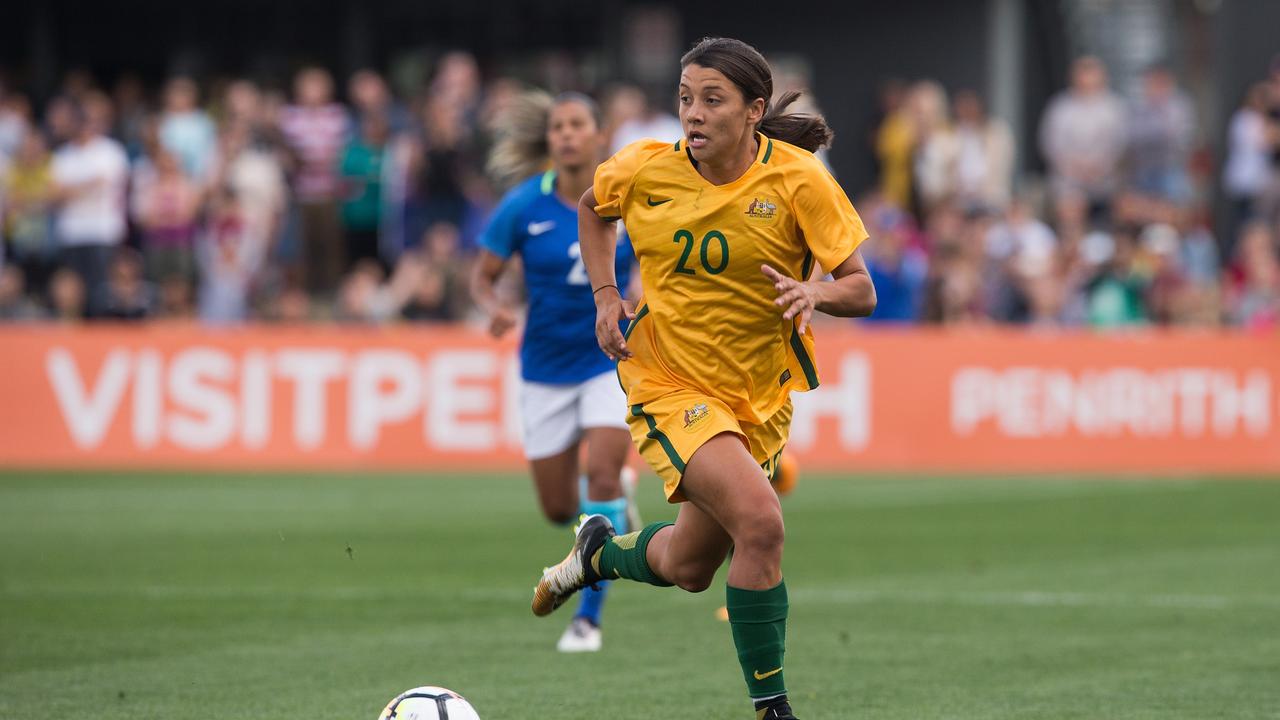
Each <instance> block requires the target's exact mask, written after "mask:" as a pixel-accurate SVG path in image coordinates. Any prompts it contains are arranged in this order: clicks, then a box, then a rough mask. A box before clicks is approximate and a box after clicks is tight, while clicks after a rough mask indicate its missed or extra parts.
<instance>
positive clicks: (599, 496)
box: [556, 383, 631, 652]
mask: <svg viewBox="0 0 1280 720" xmlns="http://www.w3.org/2000/svg"><path fill="white" fill-rule="evenodd" d="M615 386H616V383H615ZM583 441H584V442H585V444H586V446H587V449H586V483H585V484H586V491H585V493H583V495H584V497H582V499H581V503H580V508H581V511H582V514H584V515H588V516H590V515H603V516H604V517H606V518H608V519H609V522H610V523H611V524H612V525H613V527H614V528H615V530H616V531H617V532H622V533H626V532H627V530H628V523H627V517H628V513H627V498H626V496H625V495H624V493H623V491H622V478H621V476H622V471H623V466H624V465H625V463H626V459H627V455H628V454H629V453H630V451H631V435H630V434H629V433H628V432H627V431H626V430H622V429H619V428H616V427H589V428H587V429H586V430H585V431H584V432H583ZM597 588H598V589H597ZM607 593H608V582H601V583H599V584H597V585H596V587H595V588H592V587H588V588H584V589H583V590H582V596H581V598H580V599H579V602H578V609H577V611H576V612H575V613H574V615H573V618H572V620H570V622H569V627H567V628H565V631H564V634H563V635H561V636H560V641H559V642H558V643H557V645H556V648H557V649H558V650H560V651H561V652H594V651H596V650H599V649H600V647H601V645H602V644H603V636H602V634H601V632H600V626H601V624H602V623H601V616H602V613H603V610H604V600H605V597H606V595H607Z"/></svg>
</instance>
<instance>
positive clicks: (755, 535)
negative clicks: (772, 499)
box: [733, 509, 786, 557]
mask: <svg viewBox="0 0 1280 720" xmlns="http://www.w3.org/2000/svg"><path fill="white" fill-rule="evenodd" d="M785 540H786V529H785V526H784V525H783V523H782V512H781V511H780V510H779V511H774V510H773V509H766V510H762V511H761V512H759V513H753V515H752V517H751V518H750V519H749V520H748V521H747V522H745V523H744V524H743V526H742V529H741V530H739V532H738V533H737V534H736V536H735V537H734V539H733V543H734V547H735V548H736V551H737V552H747V553H751V554H753V555H760V556H766V557H768V556H774V555H777V556H781V555H782V544H783V542H784V541H785Z"/></svg>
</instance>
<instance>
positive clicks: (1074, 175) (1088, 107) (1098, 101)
mask: <svg viewBox="0 0 1280 720" xmlns="http://www.w3.org/2000/svg"><path fill="white" fill-rule="evenodd" d="M1124 123H1125V112H1124V104H1123V103H1122V102H1121V101H1120V99H1119V98H1118V97H1116V95H1115V94H1113V93H1112V92H1111V91H1110V90H1109V89H1108V88H1107V71H1106V68H1105V67H1104V66H1103V65H1102V61H1100V60H1098V59H1097V58H1095V57H1082V58H1079V59H1078V60H1076V61H1075V63H1074V64H1073V65H1072V68H1071V87H1070V88H1069V89H1068V90H1066V91H1064V92H1062V93H1059V94H1058V95H1057V96H1055V97H1054V98H1053V100H1051V101H1050V103H1049V107H1048V109H1047V110H1046V111H1045V114H1044V119H1043V120H1042V122H1041V125H1040V148H1041V150H1042V151H1043V152H1044V156H1045V159H1046V161H1047V162H1048V164H1049V173H1050V182H1051V184H1052V186H1053V191H1054V197H1055V200H1056V199H1057V198H1062V197H1063V196H1065V195H1068V194H1070V193H1073V192H1078V193H1081V194H1083V195H1084V197H1085V198H1086V199H1087V201H1088V203H1089V216H1090V218H1091V219H1092V220H1094V221H1097V220H1100V219H1102V218H1105V217H1106V216H1107V208H1108V206H1109V198H1110V194H1111V193H1112V192H1114V191H1115V189H1116V187H1117V182H1118V171H1119V166H1120V160H1121V155H1122V153H1123V151H1124V140H1125V128H1124Z"/></svg>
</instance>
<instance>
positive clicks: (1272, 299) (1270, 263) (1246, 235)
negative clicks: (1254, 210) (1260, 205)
mask: <svg viewBox="0 0 1280 720" xmlns="http://www.w3.org/2000/svg"><path fill="white" fill-rule="evenodd" d="M1227 307H1228V314H1229V317H1230V320H1231V322H1232V323H1233V324H1235V325H1239V326H1241V327H1246V328H1250V329H1254V330H1275V329H1276V328H1278V327H1280V260H1278V259H1277V257H1276V241H1275V238H1274V237H1273V235H1272V232H1271V229H1270V228H1268V227H1267V226H1266V225H1264V224H1262V223H1259V222H1253V223H1250V224H1248V225H1246V226H1245V228H1244V231H1243V232H1242V233H1241V237H1240V242H1239V244H1238V246H1237V249H1236V260H1235V263H1233V265H1232V267H1231V269H1230V270H1229V272H1228V274H1227Z"/></svg>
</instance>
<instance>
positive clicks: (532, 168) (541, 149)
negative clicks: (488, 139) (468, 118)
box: [485, 90, 553, 190]
mask: <svg viewBox="0 0 1280 720" xmlns="http://www.w3.org/2000/svg"><path fill="white" fill-rule="evenodd" d="M552 104H553V101H552V99H551V96H550V95H549V94H547V93H545V92H543V91H541V90H530V91H527V92H523V93H520V95H518V96H516V98H515V100H513V101H512V103H511V105H510V106H509V107H508V108H507V109H506V110H505V111H504V112H503V113H502V114H501V115H499V116H498V117H497V118H496V119H495V120H494V123H493V131H494V135H495V136H496V138H497V139H496V141H495V142H494V144H493V149H492V150H490V151H489V160H488V162H487V163H486V164H485V169H486V171H487V172H488V173H489V178H490V179H491V180H492V181H493V182H494V184H496V185H497V186H498V187H499V188H500V189H502V190H506V189H507V188H510V187H511V186H513V185H515V184H516V183H518V182H520V181H521V180H523V179H525V178H527V177H529V176H530V175H533V174H534V173H537V172H541V171H542V170H545V169H546V167H547V161H548V156H549V150H548V148H547V119H548V117H550V115H551V106H552Z"/></svg>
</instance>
